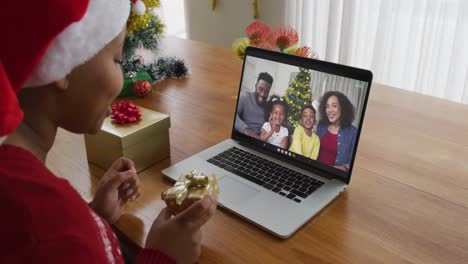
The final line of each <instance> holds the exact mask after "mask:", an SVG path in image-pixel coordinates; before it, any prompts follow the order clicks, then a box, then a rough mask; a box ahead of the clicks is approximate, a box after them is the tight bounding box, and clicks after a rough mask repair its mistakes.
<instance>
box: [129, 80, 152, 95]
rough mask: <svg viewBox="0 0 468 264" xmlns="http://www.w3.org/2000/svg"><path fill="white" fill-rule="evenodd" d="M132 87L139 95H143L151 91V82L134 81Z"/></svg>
mask: <svg viewBox="0 0 468 264" xmlns="http://www.w3.org/2000/svg"><path fill="white" fill-rule="evenodd" d="M133 88H134V89H135V94H136V95H138V96H139V97H145V96H147V95H148V94H149V93H150V92H151V84H150V83H149V82H148V81H145V80H141V81H136V82H135V85H134V86H133Z"/></svg>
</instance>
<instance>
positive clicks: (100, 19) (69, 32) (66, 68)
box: [24, 0, 130, 87]
mask: <svg viewBox="0 0 468 264" xmlns="http://www.w3.org/2000/svg"><path fill="white" fill-rule="evenodd" d="M129 15H130V1H129V0H90V2H89V5H88V9H87V10H86V13H85V15H84V16H83V18H82V19H81V20H80V21H79V22H76V23H73V24H71V25H70V26H69V27H68V28H66V29H65V30H64V31H63V32H62V33H60V34H59V35H58V36H57V38H56V39H55V40H54V41H52V43H51V45H50V46H49V48H48V49H47V51H46V53H45V54H44V57H42V59H41V62H40V63H39V65H38V66H37V68H36V69H35V70H34V72H33V73H32V74H31V75H30V76H29V78H28V80H27V81H26V84H25V85H24V86H25V87H28V86H39V85H45V84H48V83H51V82H54V81H57V80H60V79H62V78H63V77H65V76H66V75H67V74H69V73H70V72H71V71H72V70H73V69H74V68H75V67H77V66H79V65H81V64H83V63H85V62H87V61H88V60H90V59H91V58H93V57H94V56H95V55H96V54H97V53H98V52H99V51H100V50H101V49H102V48H104V46H106V45H107V44H108V43H110V42H111V41H112V40H113V39H114V38H115V37H116V36H117V35H118V34H119V33H120V32H121V31H122V29H123V28H124V26H125V23H126V22H127V19H128V16H129Z"/></svg>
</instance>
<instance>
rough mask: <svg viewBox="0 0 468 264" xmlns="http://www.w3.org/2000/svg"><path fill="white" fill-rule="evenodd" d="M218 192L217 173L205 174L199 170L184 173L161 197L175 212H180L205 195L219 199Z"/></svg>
mask: <svg viewBox="0 0 468 264" xmlns="http://www.w3.org/2000/svg"><path fill="white" fill-rule="evenodd" d="M218 193H219V189H218V182H217V181H216V176H215V175H204V174H203V173H200V172H197V171H190V172H189V173H187V174H185V175H182V176H181V177H180V178H179V180H178V181H177V182H176V183H175V184H174V186H173V187H171V188H169V189H168V190H167V191H165V192H163V193H162V194H161V198H162V199H163V200H164V201H165V202H166V204H167V207H168V208H169V210H170V211H171V212H172V213H173V214H178V213H180V212H182V211H184V210H185V209H187V208H188V207H189V206H190V205H192V204H193V203H195V202H196V201H198V200H200V199H202V198H203V197H205V195H211V196H212V197H213V198H214V199H216V200H217V199H218Z"/></svg>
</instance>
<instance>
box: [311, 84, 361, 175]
mask: <svg viewBox="0 0 468 264" xmlns="http://www.w3.org/2000/svg"><path fill="white" fill-rule="evenodd" d="M319 113H320V121H319V124H318V126H317V135H318V136H319V138H320V152H319V156H318V160H319V161H320V162H322V163H325V164H327V165H330V166H333V167H335V168H337V169H340V170H343V171H348V170H349V165H350V163H351V158H352V154H353V150H354V145H355V143H356V135H357V128H356V127H355V126H353V125H352V123H353V121H354V115H355V110H354V106H353V104H352V103H351V101H350V100H349V99H348V97H346V95H344V94H343V93H340V92H337V91H329V92H326V93H325V94H324V95H323V97H322V100H321V101H320V106H319Z"/></svg>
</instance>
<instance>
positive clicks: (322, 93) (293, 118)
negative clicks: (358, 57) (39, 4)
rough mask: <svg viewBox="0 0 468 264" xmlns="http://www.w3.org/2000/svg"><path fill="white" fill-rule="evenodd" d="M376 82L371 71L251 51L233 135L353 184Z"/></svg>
mask: <svg viewBox="0 0 468 264" xmlns="http://www.w3.org/2000/svg"><path fill="white" fill-rule="evenodd" d="M371 79H372V74H371V73H370V72H368V71H365V70H360V69H355V68H351V67H347V66H343V65H337V64H332V63H326V62H323V61H317V60H311V59H306V58H301V57H297V56H292V55H286V54H282V53H278V52H271V51H263V50H260V49H251V48H249V49H248V52H247V53H246V57H245V60H244V67H243V72H242V78H241V82H240V92H239V96H238V101H237V108H236V115H235V121H234V128H233V130H234V131H233V135H234V136H235V137H238V138H241V139H247V141H248V142H251V143H255V144H256V145H257V146H261V147H263V148H264V149H267V150H269V151H270V152H274V153H275V154H274V155H275V156H277V157H279V158H281V159H284V160H285V161H287V160H294V161H297V162H300V163H302V164H304V165H307V166H308V167H311V168H318V169H320V170H322V171H326V172H330V173H333V174H334V175H337V176H340V177H343V178H345V179H346V178H349V175H350V172H351V170H352V164H353V162H354V156H355V152H356V147H357V143H358V139H359V134H360V130H361V127H362V119H363V116H364V111H365V107H366V102H367V97H368V91H369V88H370V87H369V86H370V83H371ZM348 180H349V179H348Z"/></svg>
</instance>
